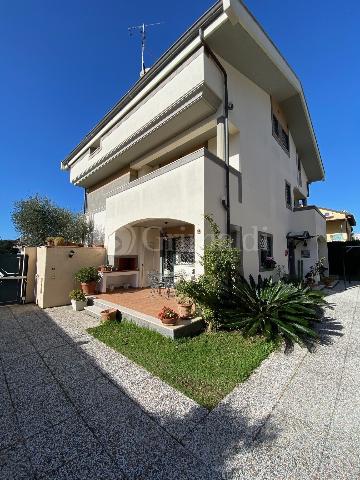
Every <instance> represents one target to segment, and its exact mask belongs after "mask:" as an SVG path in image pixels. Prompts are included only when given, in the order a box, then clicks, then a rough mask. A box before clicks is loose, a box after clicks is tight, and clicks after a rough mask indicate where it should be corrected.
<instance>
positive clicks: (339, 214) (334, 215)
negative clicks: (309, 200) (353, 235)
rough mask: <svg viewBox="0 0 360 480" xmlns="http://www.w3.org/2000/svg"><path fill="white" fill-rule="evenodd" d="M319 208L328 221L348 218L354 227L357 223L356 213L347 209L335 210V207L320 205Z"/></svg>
mask: <svg viewBox="0 0 360 480" xmlns="http://www.w3.org/2000/svg"><path fill="white" fill-rule="evenodd" d="M319 210H320V211H321V212H322V213H323V214H324V216H325V218H326V220H327V221H328V222H331V221H335V220H347V221H348V222H349V225H350V226H352V227H354V226H355V225H356V220H355V217H354V215H353V214H352V213H350V212H347V211H346V210H334V209H333V208H324V207H319Z"/></svg>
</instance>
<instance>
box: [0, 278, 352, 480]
mask: <svg viewBox="0 0 360 480" xmlns="http://www.w3.org/2000/svg"><path fill="white" fill-rule="evenodd" d="M359 295H360V287H357V286H355V287H352V288H350V289H348V290H347V291H345V292H344V291H342V290H341V287H340V286H339V287H338V288H337V289H336V290H333V291H332V293H331V295H330V296H329V300H330V301H331V302H332V303H333V304H334V308H333V309H332V310H330V309H329V310H328V311H327V321H326V323H324V324H322V326H321V332H320V333H321V337H322V342H321V344H320V345H318V346H317V347H316V349H315V351H313V352H311V353H310V352H307V351H306V350H303V349H300V348H297V347H296V348H295V349H294V350H293V351H292V352H291V353H286V354H284V352H276V353H274V354H272V355H271V356H270V357H269V358H268V359H267V360H265V361H264V362H263V364H262V365H261V367H260V368H259V369H258V370H257V371H256V372H255V373H254V374H253V375H252V376H251V378H250V379H249V380H248V381H246V382H244V383H243V384H241V385H239V386H238V387H237V388H236V389H235V390H234V391H233V392H232V393H231V394H230V395H228V396H227V397H226V398H225V399H224V400H223V401H222V402H221V403H220V404H219V406H218V407H217V408H216V409H214V410H213V411H212V412H211V413H208V412H207V411H206V410H205V409H204V408H202V407H200V406H199V405H197V404H196V403H195V402H194V401H192V400H190V399H188V398H187V397H185V396H184V395H182V394H181V393H179V392H177V391H176V390H174V389H173V388H172V387H170V386H168V385H166V384H165V383H163V382H162V381H160V380H159V379H158V378H155V377H153V376H152V375H151V374H149V373H148V372H147V371H146V370H144V369H143V368H141V367H139V366H137V365H135V364H133V363H132V362H130V360H128V359H127V358H125V357H124V356H122V355H120V354H119V353H117V352H115V351H113V350H111V349H110V348H109V347H107V346H106V345H104V344H102V343H101V342H99V341H97V340H96V339H94V338H93V337H92V336H90V335H88V334H87V333H86V328H88V327H90V326H94V325H96V324H97V321H96V320H94V319H93V318H91V317H88V316H86V315H85V314H84V313H83V312H73V311H72V310H71V309H70V308H69V307H58V308H53V309H47V310H44V311H42V310H40V309H38V308H37V307H35V306H33V305H26V306H11V307H0V359H1V370H0V478H1V479H4V480H5V479H6V480H8V479H9V480H10V479H40V478H46V479H58V480H62V479H67V480H72V479H91V480H94V479H101V480H106V479H146V480H151V479H166V480H171V479H176V480H181V479H217V478H219V479H220V478H223V479H238V478H239V479H240V478H241V479H249V480H250V479H251V480H253V479H269V480H274V479H279V480H283V479H291V480H295V479H301V480H302V479H314V480H315V479H327V480H328V479H334V480H335V479H336V480H340V479H358V478H360V397H359V395H358V391H359V387H360V368H359V367H360V353H359V352H360V349H359V341H360V313H359V310H358V308H357V307H358V302H359Z"/></svg>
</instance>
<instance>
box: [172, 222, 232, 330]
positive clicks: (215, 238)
mask: <svg viewBox="0 0 360 480" xmlns="http://www.w3.org/2000/svg"><path fill="white" fill-rule="evenodd" d="M205 219H206V220H207V222H208V223H209V225H210V230H211V232H212V240H211V242H209V243H208V244H207V245H205V248H204V254H203V256H202V259H201V264H202V265H203V267H204V274H203V275H200V276H199V277H198V278H197V279H195V280H185V279H182V280H180V281H179V282H178V283H177V285H176V295H177V296H179V297H180V298H181V297H185V298H189V299H190V300H192V301H193V302H194V303H195V306H196V310H197V312H198V314H199V315H201V316H202V318H203V319H204V321H205V323H206V325H207V329H208V330H209V331H214V330H217V329H218V328H219V326H220V325H221V323H222V316H223V309H224V308H225V306H226V305H227V299H228V297H229V296H230V295H231V289H232V285H233V284H234V283H236V281H237V279H238V278H239V276H240V273H241V253H240V250H239V249H237V248H235V247H234V246H233V243H232V240H231V239H230V238H228V237H226V236H225V237H221V236H220V230H219V227H218V226H217V225H216V223H215V222H214V220H213V218H212V217H211V216H210V215H205Z"/></svg>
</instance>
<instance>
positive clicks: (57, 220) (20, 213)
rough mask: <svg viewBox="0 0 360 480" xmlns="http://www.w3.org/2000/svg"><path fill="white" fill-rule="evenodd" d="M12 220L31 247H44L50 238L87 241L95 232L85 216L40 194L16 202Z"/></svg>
mask: <svg viewBox="0 0 360 480" xmlns="http://www.w3.org/2000/svg"><path fill="white" fill-rule="evenodd" d="M12 221H13V223H14V226H15V228H16V230H17V231H18V232H19V234H20V241H21V243H23V244H25V245H27V246H39V245H44V244H45V242H46V239H47V238H48V237H64V239H65V241H67V242H75V243H80V242H85V241H86V239H87V238H88V236H89V235H90V233H91V229H92V226H91V224H90V223H89V222H88V221H87V219H86V217H85V215H83V214H80V213H74V212H72V211H71V210H68V209H66V208H62V207H59V206H58V205H56V204H55V203H54V202H53V201H52V200H50V199H49V198H47V197H42V196H40V195H35V196H33V197H29V198H26V199H24V200H19V201H17V202H15V204H14V210H13V212H12Z"/></svg>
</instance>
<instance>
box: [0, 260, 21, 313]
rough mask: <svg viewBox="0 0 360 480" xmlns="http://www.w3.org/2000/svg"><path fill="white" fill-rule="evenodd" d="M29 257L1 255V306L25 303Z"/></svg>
mask: <svg viewBox="0 0 360 480" xmlns="http://www.w3.org/2000/svg"><path fill="white" fill-rule="evenodd" d="M27 267H28V256H27V255H23V254H20V253H19V254H12V253H1V254H0V305H9V304H11V303H24V302H25V295H26V274H27Z"/></svg>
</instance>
